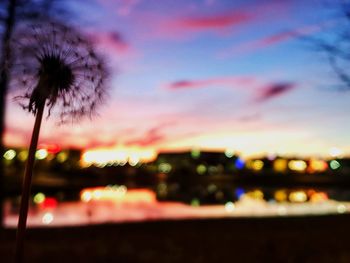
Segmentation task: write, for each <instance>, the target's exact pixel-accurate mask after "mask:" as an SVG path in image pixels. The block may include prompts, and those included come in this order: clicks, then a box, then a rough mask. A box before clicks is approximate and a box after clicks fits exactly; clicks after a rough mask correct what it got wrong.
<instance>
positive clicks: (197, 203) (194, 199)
mask: <svg viewBox="0 0 350 263" xmlns="http://www.w3.org/2000/svg"><path fill="white" fill-rule="evenodd" d="M200 205H201V202H200V201H199V199H198V198H193V199H192V200H191V206H195V207H197V206H200Z"/></svg>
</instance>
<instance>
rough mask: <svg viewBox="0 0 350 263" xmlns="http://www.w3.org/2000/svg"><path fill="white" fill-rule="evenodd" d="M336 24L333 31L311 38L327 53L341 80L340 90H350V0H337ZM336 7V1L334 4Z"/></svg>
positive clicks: (333, 68)
mask: <svg viewBox="0 0 350 263" xmlns="http://www.w3.org/2000/svg"><path fill="white" fill-rule="evenodd" d="M336 4H337V6H336V8H337V12H336V18H335V19H334V20H336V24H335V26H333V27H332V29H331V31H327V32H325V34H323V35H321V37H314V38H311V39H309V40H311V41H312V42H313V43H314V44H315V46H316V48H317V50H320V51H322V52H324V53H325V54H326V55H327V58H328V60H329V64H330V66H331V68H332V70H333V71H334V73H335V74H336V76H337V77H338V79H339V80H340V85H339V86H340V90H350V1H349V0H342V1H336ZM331 7H334V2H332V6H331Z"/></svg>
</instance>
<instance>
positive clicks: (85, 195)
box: [80, 190, 92, 203]
mask: <svg viewBox="0 0 350 263" xmlns="http://www.w3.org/2000/svg"><path fill="white" fill-rule="evenodd" d="M80 200H81V201H83V202H85V203H87V202H89V201H91V200H92V193H91V191H89V190H84V191H83V192H82V193H81V194H80Z"/></svg>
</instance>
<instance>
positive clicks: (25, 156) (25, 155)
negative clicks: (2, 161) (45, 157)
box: [18, 150, 28, 162]
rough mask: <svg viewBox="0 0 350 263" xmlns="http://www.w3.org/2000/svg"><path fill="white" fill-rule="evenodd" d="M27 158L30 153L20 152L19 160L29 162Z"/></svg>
mask: <svg viewBox="0 0 350 263" xmlns="http://www.w3.org/2000/svg"><path fill="white" fill-rule="evenodd" d="M27 157H28V151H26V150H23V151H20V152H19V153H18V159H19V160H20V161H22V162H24V161H25V160H27Z"/></svg>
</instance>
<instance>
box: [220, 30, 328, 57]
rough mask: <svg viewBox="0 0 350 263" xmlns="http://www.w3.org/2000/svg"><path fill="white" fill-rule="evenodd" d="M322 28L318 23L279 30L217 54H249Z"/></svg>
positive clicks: (230, 55) (229, 55)
mask: <svg viewBox="0 0 350 263" xmlns="http://www.w3.org/2000/svg"><path fill="white" fill-rule="evenodd" d="M322 28H323V27H322V26H320V25H310V26H305V27H301V28H298V29H294V30H286V31H281V32H279V33H276V34H273V35H270V36H266V37H263V38H260V39H257V40H253V41H250V42H245V43H241V44H238V45H236V46H234V47H233V48H230V49H227V50H224V51H222V52H220V54H219V56H220V57H223V58H228V57H232V56H235V55H244V54H249V53H252V52H256V51H258V50H261V49H265V48H269V47H271V46H274V45H278V44H281V43H284V42H287V41H290V40H293V39H296V38H300V37H305V36H308V35H312V34H314V33H316V32H319V31H321V30H322Z"/></svg>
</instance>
